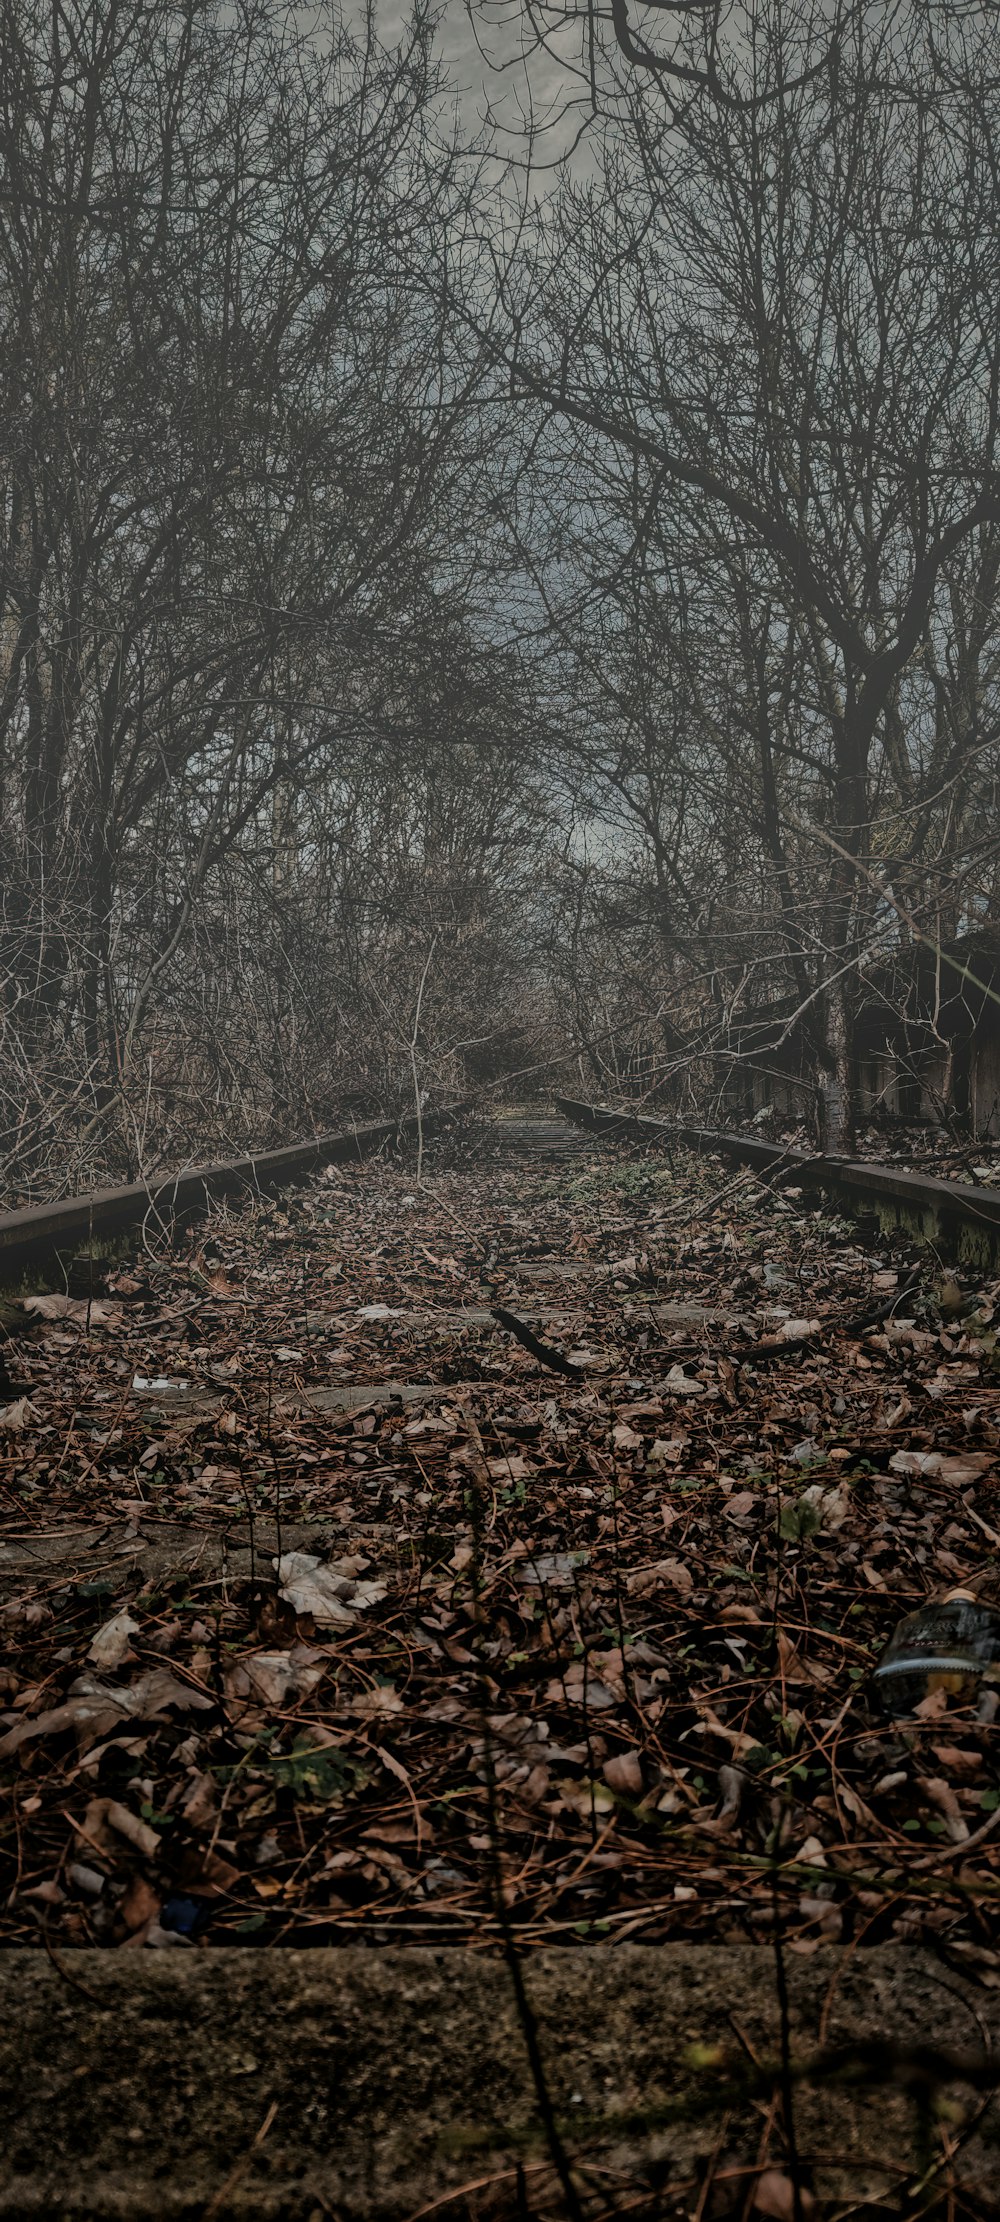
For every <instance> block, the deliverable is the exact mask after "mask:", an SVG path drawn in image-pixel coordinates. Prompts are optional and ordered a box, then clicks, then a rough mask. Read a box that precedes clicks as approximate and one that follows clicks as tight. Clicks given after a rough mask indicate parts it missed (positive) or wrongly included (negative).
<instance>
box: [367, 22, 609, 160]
mask: <svg viewBox="0 0 1000 2222" xmlns="http://www.w3.org/2000/svg"><path fill="white" fill-rule="evenodd" d="M345 6H346V8H347V12H348V15H350V14H351V13H352V12H360V10H359V8H358V0H345ZM472 9H473V14H474V18H475V27H474V26H473V23H472V22H470V18H469V10H468V8H467V7H466V5H465V0H446V5H445V10H444V16H443V19H442V23H441V28H440V31H439V33H438V51H439V53H440V55H441V58H442V59H443V61H444V62H445V63H446V65H447V68H448V72H449V75H450V76H451V78H452V79H453V82H454V84H455V87H456V92H457V94H458V97H459V101H460V108H461V114H462V118H463V122H464V124H465V127H466V129H467V130H468V131H469V132H470V134H471V133H472V132H474V131H475V130H476V129H477V127H478V126H479V125H480V124H481V122H482V120H483V118H484V117H485V115H486V113H487V109H488V108H489V107H492V110H493V113H494V115H495V116H496V118H497V120H498V122H499V123H500V125H501V126H502V129H503V131H504V135H505V139H506V145H507V147H508V149H509V151H511V152H513V151H514V148H515V143H520V141H521V140H522V138H523V133H524V123H525V119H526V117H527V116H528V115H529V114H531V115H533V117H534V121H535V125H536V128H537V129H538V131H539V134H540V137H539V142H538V145H537V148H536V159H538V160H540V161H546V162H551V161H552V160H553V159H554V158H555V157H556V155H557V154H558V153H560V152H561V151H562V150H563V149H564V148H565V147H567V146H568V145H569V143H570V142H571V140H572V138H573V137H574V136H575V133H576V131H577V130H578V128H579V122H580V115H579V112H578V113H577V114H576V115H575V116H574V115H571V116H567V113H566V109H567V102H568V101H570V100H572V99H573V97H574V95H577V96H582V95H584V94H585V92H586V87H585V85H584V84H583V82H582V81H581V79H580V78H579V77H578V76H576V75H574V74H573V73H572V71H571V69H570V68H569V67H568V66H566V65H568V63H569V62H570V59H571V57H572V58H574V59H576V57H577V52H578V44H579V33H578V32H577V33H573V32H572V31H567V32H565V33H563V34H562V36H561V38H560V40H559V42H558V47H557V46H556V42H555V41H552V42H551V43H552V45H553V48H554V49H555V51H554V52H553V54H552V55H549V54H546V53H539V52H537V51H531V47H532V43H533V42H532V40H531V33H530V27H529V26H528V24H527V19H526V16H525V14H524V10H523V7H522V4H521V0H472ZM407 15H408V10H407V8H406V6H405V4H401V0H376V20H377V23H378V27H379V31H380V33H381V35H382V37H383V38H384V39H386V40H387V41H389V42H391V41H392V39H393V38H394V36H398V35H399V34H400V32H401V31H402V28H403V26H404V25H405V23H406V20H407ZM560 49H561V53H562V56H563V58H564V59H563V60H560V58H559V51H560Z"/></svg>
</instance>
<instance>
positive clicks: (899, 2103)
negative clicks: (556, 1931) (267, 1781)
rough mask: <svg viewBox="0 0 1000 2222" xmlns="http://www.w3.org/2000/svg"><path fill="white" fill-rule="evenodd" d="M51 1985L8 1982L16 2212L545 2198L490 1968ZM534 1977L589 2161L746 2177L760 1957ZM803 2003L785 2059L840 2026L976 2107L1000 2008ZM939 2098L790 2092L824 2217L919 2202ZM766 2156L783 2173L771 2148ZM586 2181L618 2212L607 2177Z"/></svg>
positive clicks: (755, 2105)
mask: <svg viewBox="0 0 1000 2222" xmlns="http://www.w3.org/2000/svg"><path fill="white" fill-rule="evenodd" d="M61 1965H62V1968H63V1970H64V1972H63V1973H62V1974H61V1973H60V1972H59V1971H58V1970H57V1969H56V1967H54V1966H53V1965H52V1964H51V1962H50V1961H49V1960H48V1959H47V1958H46V1957H45V1955H44V1953H43V1952H42V1951H40V1950H39V1951H38V1952H32V1953H28V1952H23V1951H22V1952H18V1951H13V1952H10V1953H8V1954H7V1955H6V1956H5V1957H4V1958H2V1959H0V2091H2V2092H3V2094H4V2095H3V2099H2V2101H0V2104H2V2110H3V2117H4V2119H3V2133H2V2140H0V2142H2V2158H0V2214H2V2215H3V2216H5V2217H10V2218H13V2217H22V2216H23V2217H28V2216H31V2217H35V2216H40V2215H44V2216H51V2217H62V2218H65V2222H70V2218H72V2222H78V2218H83V2217H87V2218H88V2222H102V2218H104V2217H108V2218H111V2217H115V2218H121V2217H128V2218H140V2217H157V2218H159V2217H168V2216H169V2217H189V2216H190V2217H193V2216H195V2215H199V2216H209V2215H210V2216H212V2217H213V2218H217V2217H225V2216H254V2217H302V2222H318V2218H322V2217H325V2216H328V2215H336V2216H338V2217H344V2218H353V2217H357V2218H359V2222H360V2218H368V2217H373V2218H375V2217H378V2218H384V2222H403V2218H406V2217H414V2218H415V2217H416V2215H417V2214H418V2212H419V2211H420V2210H423V2209H425V2208H426V2207H427V2206H428V2204H429V2203H431V2202H436V2201H440V2200H442V2199H446V2198H447V2197H448V2195H449V2194H454V2193H456V2192H458V2191H459V2190H460V2187H461V2186H463V2185H464V2186H467V2187H468V2186H470V2185H474V2184H478V2185H482V2184H483V2183H484V2182H485V2183H487V2184H493V2188H492V2190H491V2191H490V2192H487V2193H486V2194H483V2193H482V2192H480V2193H477V2194H476V2197H475V2198H474V2199H472V2200H471V2202H470V2198H469V2197H465V2198H462V2197H460V2198H459V2199H458V2200H457V2203H456V2205H455V2206H454V2208H453V2210H452V2211H453V2213H454V2214H455V2215H460V2216H463V2217H467V2216H468V2215H469V2213H470V2211H471V2212H477V2213H479V2214H483V2213H487V2214H490V2215H494V2216H495V2215H498V2214H504V2213H506V2212H507V2211H510V2212H511V2213H515V2212H517V2211H518V2209H517V2203H516V2200H515V2180H516V2178H515V2171H516V2165H517V2163H518V2162H521V2163H522V2164H523V2165H524V2167H525V2169H526V2171H527V2175H526V2181H527V2186H528V2194H529V2196H528V2205H529V2208H530V2207H531V2206H532V2199H531V2189H532V2186H534V2187H535V2189H536V2191H538V2192H541V2191H542V2190H543V2188H544V2183H545V2166H546V2163H545V2148H544V2144H543V2142H542V2140H541V2139H540V2136H539V2133H538V2127H537V2113H536V2108H535V2103H534V2096H533V2091H532V2087H531V2083H530V2078H529V2075H528V2071H527V2067H526V2062H525V2049H524V2042H523V2037H522V2034H521V2030H520V2026H519V2023H518V2020H517V2015H516V2012H515V2009H514V2003H513V1998H512V1992H511V1985H510V1980H509V1976H508V1972H507V1970H506V1968H505V1967H504V1965H503V1963H502V1961H500V1960H497V1959H495V1958H492V1957H490V1958H487V1957H485V1956H480V1955H477V1954H475V1953H471V1952H459V1951H448V1950H442V1951H437V1952H436V1951H425V1950H419V1949H403V1950H398V1949H391V1950H390V1949H385V1950H365V1949H362V1948H359V1947H349V1948H346V1949H343V1950H330V1949H322V1950H317V1951H316V1952H282V1951H280V1950H272V1951H266V1952H265V1951H261V1952H253V1951H248V1950H239V1951H230V1952H222V1951H219V1952H214V1953H213V1952H207V1951H197V1950H184V1949H178V1950H176V1951H173V1952H160V1953H153V1952H147V1953H144V1954H139V1953H136V1954H132V1953H130V1952H129V1951H127V1950H125V1951H119V1952H116V1953H110V1952H109V1953H93V1954H89V1953H83V1952H76V1953H72V1954H68V1955H66V1956H65V1958H64V1960H63V1961H62V1963H61ZM525 1966H526V1972H527V1979H528V1984H529V1988H530V1993H531V1998H532V2002H533V2006H534V2010H535V2012H536V2015H537V2019H538V2024H539V2030H540V2040H541V2046H542V2051H543V2055H544V2058H545V2061H546V2063H547V2070H548V2075H549V2078H550V2086H551V2091H552V2095H553V2099H554V2103H555V2106H556V2109H557V2112H558V2114H559V2117H560V2119H561V2122H562V2125H563V2128H564V2134H565V2136H566V2138H567V2141H568V2143H569V2145H570V2147H571V2149H572V2151H573V2153H574V2154H575V2155H576V2156H577V2157H578V2158H580V2159H581V2160H583V2161H584V2162H586V2158H587V2156H589V2158H590V2160H591V2161H593V2160H595V2159H600V2161H601V2163H602V2164H603V2166H604V2167H605V2168H608V2167H610V2168H611V2169H612V2170H613V2171H616V2172H619V2173H624V2174H626V2175H628V2176H630V2177H631V2178H632V2179H633V2180H634V2179H635V2177H636V2176H637V2175H639V2176H640V2178H641V2177H642V2175H643V2173H644V2172H645V2171H647V2170H648V2169H649V2168H650V2167H654V2168H655V2169H656V2171H657V2177H656V2180H658V2181H659V2182H660V2183H661V2184H664V2185H666V2184H670V2183H678V2184H679V2183H681V2182H682V2181H684V2180H687V2181H688V2183H689V2184H690V2183H691V2182H692V2179H694V2178H695V2177H696V2176H697V2171H698V2169H699V2166H702V2167H703V2166H704V2165H705V2164H706V2163H707V2162H708V2161H709V2159H710V2157H711V2156H712V2154H713V2153H714V2152H717V2151H718V2150H719V2149H720V2144H719V2141H720V2136H721V2137H722V2138H723V2144H722V2147H721V2149H722V2150H724V2152H725V2154H726V2155H727V2158H728V2164H729V2165H733V2164H735V2165H737V2166H738V2165H739V2164H740V2163H741V2162H742V2163H744V2164H746V2165H747V2166H748V2167H750V2168H752V2167H753V2165H754V2163H755V2161H757V2160H758V2158H759V2149H760V2131H761V2121H762V2117H763V2111H764V2110H763V2109H762V2107H761V2104H760V2098H759V2094H758V2097H757V2098H756V2100H754V2099H753V2098H751V2097H750V2096H749V2095H748V2094H745V2095H743V2096H742V2097H741V2096H740V2095H739V2093H737V2094H736V2096H735V2097H734V2094H733V2078H734V2077H736V2078H739V2077H740V2076H743V2077H746V2076H747V2075H750V2076H754V2075H755V2074H756V2070H755V2069H754V2068H753V2066H752V2064H751V2063H752V2059H753V2057H754V2056H756V2058H757V2059H758V2060H760V2061H764V2060H765V2059H773V2058H774V2056H775V2054H776V2051H777V2043H778V2033H779V2021H778V2013H777V2007H776V2003H775V1981H774V1962H773V1958H772V1956H771V1954H770V1952H769V1951H768V1950H766V1949H764V1948H755V1947H751V1946H731V1945H725V1946H722V1947H720V1948H712V1947H697V1946H678V1947H670V1946H664V1947H661V1948H655V1947H652V1948H651V1947H642V1946H639V1947H630V1946H627V1945H626V1946H623V1947H620V1948H618V1949H616V1950H613V1951H612V1950H601V1949H597V1950H587V1951H584V1950H583V1949H571V1950H545V1951H541V1952H538V1953H535V1954H533V1955H532V1956H531V1957H530V1958H529V1959H528V1960H527V1961H526V1963H525ZM788 1980H789V1987H790V1994H791V2023H792V2046H793V2053H794V2055H795V2056H796V2057H797V2058H798V2059H804V2058H806V2057H809V2056H812V2055H813V2054H814V2052H815V2051H816V2048H817V2046H818V2044H819V2042H820V2031H821V2025H823V2024H824V2022H825V2035H826V2041H827V2042H828V2043H829V2044H830V2045H833V2046H850V2045H852V2044H857V2043H858V2042H859V2041H861V2040H864V2039H867V2040H874V2041H875V2042H877V2043H882V2044H890V2045H891V2044H893V2043H895V2044H898V2045H900V2046H902V2047H911V2046H912V2045H913V2044H914V2043H917V2042H919V2043H922V2044H924V2045H933V2046H937V2047H939V2048H941V2049H942V2051H946V2052H947V2053H949V2054H951V2055H955V2056H962V2057H963V2059H964V2060H965V2061H967V2062H969V2063H970V2067H971V2073H972V2076H973V2078H974V2079H975V2078H976V2075H977V2073H978V2081H979V2083H980V2086H982V2085H983V2084H984V2083H985V2084H986V2085H987V2086H988V2085H989V2083H990V2080H991V2075H992V2070H991V2069H990V2068H989V2067H988V2066H986V2067H984V2065H983V2064H984V2063H985V2062H986V2061H987V2045H988V2042H989V2039H990V2037H991V2036H992V2038H993V2039H994V2040H995V2039H996V2037H997V2036H998V2035H1000V2001H998V1999H997V1996H996V1993H983V1992H982V1991H973V1990H972V1989H971V1988H969V1987H968V1986H966V1984H965V1983H964V1981H963V1979H962V1978H961V1977H960V1976H957V1975H955V1974H953V1973H951V1972H950V1971H949V1972H945V1971H944V1970H943V1969H942V1968H941V1966H940V1965H939V1964H938V1963H935V1962H932V1961H930V1960H928V1959H927V1958H926V1957H925V1956H924V1955H922V1954H918V1953H916V1952H911V1951H908V1950H905V1949H903V1948H897V1949H890V1950H883V1949H880V1950H875V1951H871V1952H858V1953H855V1954H851V1953H849V1952H843V1951H839V1950H831V1949H826V1950H823V1951H822V1952H820V1953H819V1954H818V1955H816V1956H815V1957H813V1958H808V1959H806V1958H797V1957H795V1956H794V1955H790V1956H789V1960H788ZM71 1986H79V1987H71ZM83 1993H86V1995H83ZM763 2080H764V2083H765V2085H766V2086H767V2087H766V2089H765V2099H766V2098H769V2097H770V2095H771V2092H770V2086H769V2082H768V2078H767V2077H765V2078H764V2079H763ZM944 2080H945V2083H946V2085H947V2090H946V2096H945V2100H944V2109H943V2112H942V2116H941V2119H942V2121H943V2122H944V2123H945V2124H946V2128H947V2134H948V2137H949V2138H950V2139H952V2140H954V2138H955V2137H956V2135H957V2134H958V2132H959V2131H960V2129H961V2127H962V2123H963V2120H964V2119H965V2118H966V2117H968V2118H969V2119H970V2120H971V2117H972V2115H973V2113H974V2111H975V2109H976V2108H977V2107H980V2108H982V2107H983V2105H984V2092H983V2089H982V2088H980V2089H979V2091H978V2092H977V2091H974V2090H972V2089H971V2088H970V2087H969V2085H968V2083H963V2082H962V2080H961V2079H960V2078H957V2077H956V2076H955V2074H954V2073H953V2072H951V2071H949V2075H948V2076H946V2077H945V2079H944ZM727 2085H728V2126H725V2127H724V2108H725V2105H726V2096H725V2090H724V2086H727ZM917 2086H920V2089H918V2088H917ZM921 2095H922V2101H923V2112H924V2120H923V2127H922V2129H921V2125H920V2123H919V2122H918V2119H917V2110H918V2106H919V2105H920V2102H921ZM929 2100H931V2101H933V2092H932V2091H931V2090H929V2087H928V2083H927V2080H926V2078H921V2077H920V2076H919V2075H917V2076H914V2075H913V2073H912V2071H909V2070H901V2071H900V2072H899V2074H898V2076H897V2077H896V2078H895V2080H893V2079H892V2078H891V2076H888V2075H887V2074H886V2073H884V2072H879V2070H878V2068H877V2067H876V2069H875V2070H874V2071H872V2070H871V2068H870V2069H869V2073H868V2080H867V2082H862V2083H861V2084H860V2085H858V2086H855V2087H850V2086H849V2085H848V2084H847V2083H845V2082H844V2081H840V2082H833V2081H831V2082H827V2083H822V2084H818V2083H817V2084H809V2083H803V2084H802V2085H801V2086H800V2088H799V2092H798V2098H797V2131H798V2141H799V2147H800V2151H801V2153H802V2156H803V2159H804V2160H810V2161H812V2162H814V2164H815V2177H814V2186H815V2189H816V2191H817V2194H818V2195H819V2196H820V2197H821V2198H822V2197H824V2196H827V2197H846V2198H851V2197H859V2198H860V2197H863V2196H865V2195H866V2194H867V2195H869V2196H870V2195H872V2193H874V2192H876V2191H878V2192H880V2193H881V2194H882V2196H883V2198H884V2199H885V2202H886V2203H885V2205H884V2207H881V2208H880V2212H885V2213H887V2214H891V2213H892V2212H894V2211H896V2208H895V2206H894V2205H893V2203H892V2201H893V2199H894V2198H895V2197H896V2196H897V2194H898V2195H899V2196H900V2211H901V2210H902V2204H903V2202H902V2196H901V2194H902V2190H903V2187H904V2185H905V2182H906V2181H907V2179H908V2178H914V2177H916V2176H918V2175H919V2174H920V2173H921V2172H922V2170H923V2169H924V2168H926V2166H927V2164H928V2157H931V2158H933V2157H934V2148H935V2144H936V2132H935V2130H934V2127H933V2119H934V2117H933V2104H932V2105H931V2112H930V2114H929V2115H928V2112H927V2107H928V2101H929ZM928 2137H929V2138H930V2143H931V2152H930V2156H929V2154H928ZM998 2138H1000V2122H998V2114H997V2105H996V2101H995V2100H994V2099H993V2098H992V2097H991V2096H990V2095H989V2091H988V2089H987V2092H986V2095H985V2111H983V2112H982V2114H981V2118H980V2119H979V2121H978V2124H977V2125H976V2127H975V2128H974V2131H973V2134H972V2136H971V2138H970V2140H969V2142H968V2143H967V2144H965V2145H964V2146H963V2148H962V2153H961V2163H960V2168H959V2170H958V2173H959V2174H960V2177H961V2180H962V2181H963V2182H964V2183H965V2184H966V2185H967V2186H970V2187H973V2188H974V2189H975V2191H976V2194H977V2196H978V2197H979V2199H980V2200H981V2201H982V2200H988V2199H989V2198H990V2196H991V2195H995V2194H996V2192H997V2189H998V2187H1000V2144H998ZM771 2157H772V2159H773V2160H774V2161H775V2163H776V2164H777V2165H779V2166H780V2164H781V2143H780V2138H779V2137H775V2138H774V2139H773V2140H772V2143H771ZM505 2171H506V2173H505ZM493 2179H497V2180H496V2182H495V2183H494V2182H493ZM598 2180H599V2181H600V2183H601V2185H602V2203H603V2199H604V2198H605V2197H606V2193H607V2188H608V2178H607V2176H606V2175H605V2176H604V2177H603V2178H600V2179H598ZM645 2180H646V2181H647V2182H648V2181H649V2178H648V2176H646V2179H645ZM748 2181H749V2179H748ZM690 2203H691V2204H692V2205H693V2204H694V2203H695V2198H694V2195H693V2194H692V2197H691V2201H690ZM520 2211H521V2212H522V2213H523V2212H524V2203H523V2198H522V2204H521V2208H520ZM727 2211H728V2209H727ZM735 2211H739V2207H738V2205H737V2208H736V2210H735Z"/></svg>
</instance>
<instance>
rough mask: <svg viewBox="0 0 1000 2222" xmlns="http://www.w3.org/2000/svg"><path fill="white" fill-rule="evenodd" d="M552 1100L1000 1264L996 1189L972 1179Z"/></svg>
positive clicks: (606, 1124)
mask: <svg viewBox="0 0 1000 2222" xmlns="http://www.w3.org/2000/svg"><path fill="white" fill-rule="evenodd" d="M556 1101H557V1104H558V1108H559V1110H560V1111H561V1112H562V1113H563V1115H564V1117H565V1118H567V1119H572V1120H574V1121H575V1123H576V1124H577V1125H578V1126H584V1127H589V1128H591V1129H592V1130H593V1131H595V1132H597V1133H602V1134H614V1133H619V1134H623V1135H624V1134H633V1135H635V1136H637V1137H639V1138H642V1139H645V1140H646V1141H649V1142H663V1143H669V1142H671V1141H675V1142H684V1143H686V1144H687V1146H688V1148H690V1149H696V1150H704V1151H706V1152H709V1153H713V1154H716V1155H718V1156H721V1157H732V1158H735V1159H736V1160H737V1161H738V1162H739V1163H742V1164H745V1165H752V1166H754V1167H755V1169H756V1170H757V1171H758V1172H760V1173H762V1174H764V1175H765V1176H766V1175H768V1174H770V1175H776V1174H778V1173H787V1174H788V1175H789V1176H790V1177H791V1178H793V1179H794V1181H795V1183H796V1185H797V1186H798V1187H800V1188H814V1189H817V1190H818V1191H820V1192H823V1193H826V1194H828V1195H831V1196H833V1197H835V1198H836V1200H837V1202H838V1204H839V1205H840V1207H841V1208H842V1209H843V1210H844V1211H845V1212H846V1213H847V1214H848V1215H849V1216H851V1217H854V1218H867V1217H871V1216H874V1217H875V1218H876V1219H877V1220H878V1223H879V1226H880V1227H881V1228H883V1229H884V1230H885V1231H890V1230H897V1231H898V1232H900V1233H902V1234H905V1235H907V1236H908V1237H909V1239H910V1240H911V1241H914V1242H920V1243H925V1244H928V1245H930V1246H931V1247H932V1248H934V1249H936V1250H938V1251H939V1252H940V1254H941V1256H942V1257H944V1258H949V1259H953V1260H955V1261H956V1262H957V1263H960V1264H966V1265H969V1266H971V1267H973V1268H975V1269H979V1270H982V1271H985V1272H990V1271H993V1270H995V1269H997V1268H998V1267H1000V1189H996V1188H980V1187H977V1186H976V1185H975V1184H974V1183H973V1182H972V1181H951V1180H934V1179H932V1178H930V1177H928V1175H926V1174H924V1173H907V1172H904V1171H903V1170H902V1169H901V1168H899V1167H897V1166H895V1165H866V1164H865V1163H863V1161H862V1160H860V1159H858V1158H839V1157H815V1156H810V1155H809V1154H808V1152H807V1151H805V1150H794V1149H787V1148H785V1147H783V1146H782V1144H781V1143H778V1142H762V1141H760V1140H758V1138H757V1137H756V1136H755V1135H750V1134H726V1133H721V1132H717V1131H715V1130H714V1129H712V1128H710V1127H700V1126H681V1125H677V1126H675V1125H672V1124H668V1123H667V1121H666V1120H663V1119H650V1118H647V1117H645V1116H644V1115H641V1114H640V1113H638V1112H634V1111H621V1110H616V1109H615V1108H614V1107H613V1106H610V1105H605V1104H597V1103H582V1102H578V1101H577V1100H576V1099H575V1098H573V1097H570V1096H559V1097H557V1098H556Z"/></svg>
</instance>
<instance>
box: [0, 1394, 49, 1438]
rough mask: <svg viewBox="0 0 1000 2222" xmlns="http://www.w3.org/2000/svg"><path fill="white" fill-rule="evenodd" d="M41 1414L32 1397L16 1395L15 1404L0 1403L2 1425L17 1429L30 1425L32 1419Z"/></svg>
mask: <svg viewBox="0 0 1000 2222" xmlns="http://www.w3.org/2000/svg"><path fill="white" fill-rule="evenodd" d="M39 1416H40V1415H39V1413H38V1412H37V1411H36V1410H35V1406H34V1405H33V1404H32V1402H31V1400H30V1398H29V1397H26V1396H19V1397H15V1399H14V1402H13V1404H4V1405H0V1427H9V1428H12V1429H15V1430H19V1429H21V1428H24V1427H30V1426H31V1423H32V1421H33V1420H37V1419H38V1418H39Z"/></svg>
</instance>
